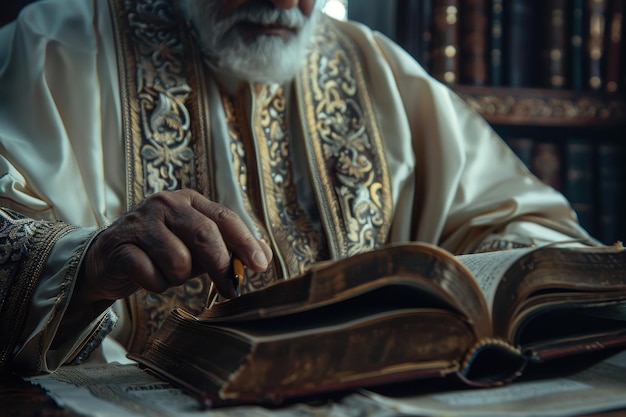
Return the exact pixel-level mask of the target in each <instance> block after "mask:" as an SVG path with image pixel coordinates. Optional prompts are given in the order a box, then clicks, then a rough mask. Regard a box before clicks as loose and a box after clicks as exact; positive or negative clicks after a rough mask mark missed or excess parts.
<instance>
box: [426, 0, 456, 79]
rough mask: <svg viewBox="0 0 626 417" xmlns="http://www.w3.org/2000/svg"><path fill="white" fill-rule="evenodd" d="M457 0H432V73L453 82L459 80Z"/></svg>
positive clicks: (436, 76)
mask: <svg viewBox="0 0 626 417" xmlns="http://www.w3.org/2000/svg"><path fill="white" fill-rule="evenodd" d="M459 4H460V1H459V0H433V29H432V30H433V45H432V54H431V59H432V61H431V65H432V75H433V76H434V77H435V78H437V79H438V80H440V81H442V82H444V83H447V84H454V83H457V82H458V81H459V32H460V30H459V27H460V24H459Z"/></svg>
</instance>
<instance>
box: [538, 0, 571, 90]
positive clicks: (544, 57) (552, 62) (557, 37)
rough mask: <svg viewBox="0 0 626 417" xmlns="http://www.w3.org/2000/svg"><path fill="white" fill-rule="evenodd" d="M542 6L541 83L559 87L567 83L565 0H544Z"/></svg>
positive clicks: (546, 85) (550, 86) (567, 49)
mask: <svg viewBox="0 0 626 417" xmlns="http://www.w3.org/2000/svg"><path fill="white" fill-rule="evenodd" d="M542 7H543V9H542V13H541V18H542V26H543V33H544V34H545V41H544V42H542V44H541V64H542V65H541V84H542V85H543V86H544V87H548V88H555V89H560V88H564V87H565V86H566V85H567V74H566V69H567V67H568V65H567V64H566V63H567V62H568V51H569V48H568V45H567V41H568V27H567V24H566V22H567V20H568V19H567V18H566V12H567V0H546V1H545V2H544V3H543V5H542Z"/></svg>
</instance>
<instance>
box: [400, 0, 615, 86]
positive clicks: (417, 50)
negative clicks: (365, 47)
mask: <svg viewBox="0 0 626 417" xmlns="http://www.w3.org/2000/svg"><path fill="white" fill-rule="evenodd" d="M625 4H626V0H541V1H540V0H506V1H504V0H406V1H399V2H398V3H397V10H396V11H397V18H398V26H397V29H396V31H397V34H396V38H397V40H398V42H399V43H400V44H401V45H402V46H403V47H405V49H406V50H407V51H408V52H410V53H411V54H412V55H413V56H414V57H416V58H417V59H418V61H420V62H421V63H422V64H423V65H424V66H425V67H426V68H427V69H428V70H429V71H430V72H431V73H432V74H433V75H434V76H435V77H437V78H439V79H441V80H442V81H444V82H446V83H448V84H455V83H457V84H468V85H486V86H489V85H490V86H510V87H533V88H555V89H572V90H575V91H586V90H589V91H604V92H608V93H615V92H617V91H619V90H620V89H623V87H624V82H626V70H625V67H626V63H625V61H626V48H625V47H624V43H625V42H624V40H623V32H624V28H625V22H624V18H623V16H624V12H625Z"/></svg>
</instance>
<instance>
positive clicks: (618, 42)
mask: <svg viewBox="0 0 626 417" xmlns="http://www.w3.org/2000/svg"><path fill="white" fill-rule="evenodd" d="M625 5H626V0H612V1H611V4H610V6H609V11H608V15H607V30H606V44H605V45H606V46H605V48H606V58H605V65H604V81H605V84H604V85H605V90H606V92H607V93H611V94H612V93H616V92H618V91H619V90H620V87H621V82H622V80H621V79H620V75H621V73H622V71H623V66H624V63H623V59H624V57H622V49H623V45H622V43H623V37H624V34H623V31H624V12H625V11H626V6H625Z"/></svg>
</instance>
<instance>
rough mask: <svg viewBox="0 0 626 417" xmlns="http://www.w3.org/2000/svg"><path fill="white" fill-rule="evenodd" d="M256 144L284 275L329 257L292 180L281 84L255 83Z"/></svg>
mask: <svg viewBox="0 0 626 417" xmlns="http://www.w3.org/2000/svg"><path fill="white" fill-rule="evenodd" d="M255 89H256V95H257V97H258V101H257V104H256V108H255V109H256V113H255V114H254V115H253V117H254V119H253V126H255V127H256V129H255V132H256V135H255V136H256V141H255V143H256V145H257V149H258V152H259V161H258V167H259V169H260V170H263V172H264V174H263V175H262V185H263V191H264V192H263V198H264V201H265V204H266V206H267V213H268V217H269V219H270V224H269V225H268V227H269V228H270V229H271V231H272V236H273V238H274V241H275V244H276V246H278V247H279V249H280V254H281V258H282V259H283V264H284V265H283V266H284V268H285V269H286V273H287V276H293V275H297V274H300V273H302V272H304V271H305V270H306V269H308V267H310V266H311V265H312V264H313V263H315V262H318V261H320V260H324V259H328V252H327V250H326V247H327V246H326V239H324V236H323V235H322V233H321V232H320V231H319V230H316V229H315V228H314V227H313V223H312V222H311V220H310V219H309V218H308V216H307V215H306V213H305V211H304V210H303V209H302V207H301V206H300V204H299V201H298V190H297V189H296V185H295V183H294V181H293V170H292V165H291V144H290V141H291V139H290V136H289V134H288V130H287V121H286V117H287V115H286V104H285V97H284V91H283V87H279V86H275V90H273V88H272V87H268V86H266V85H256V86H255Z"/></svg>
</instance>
